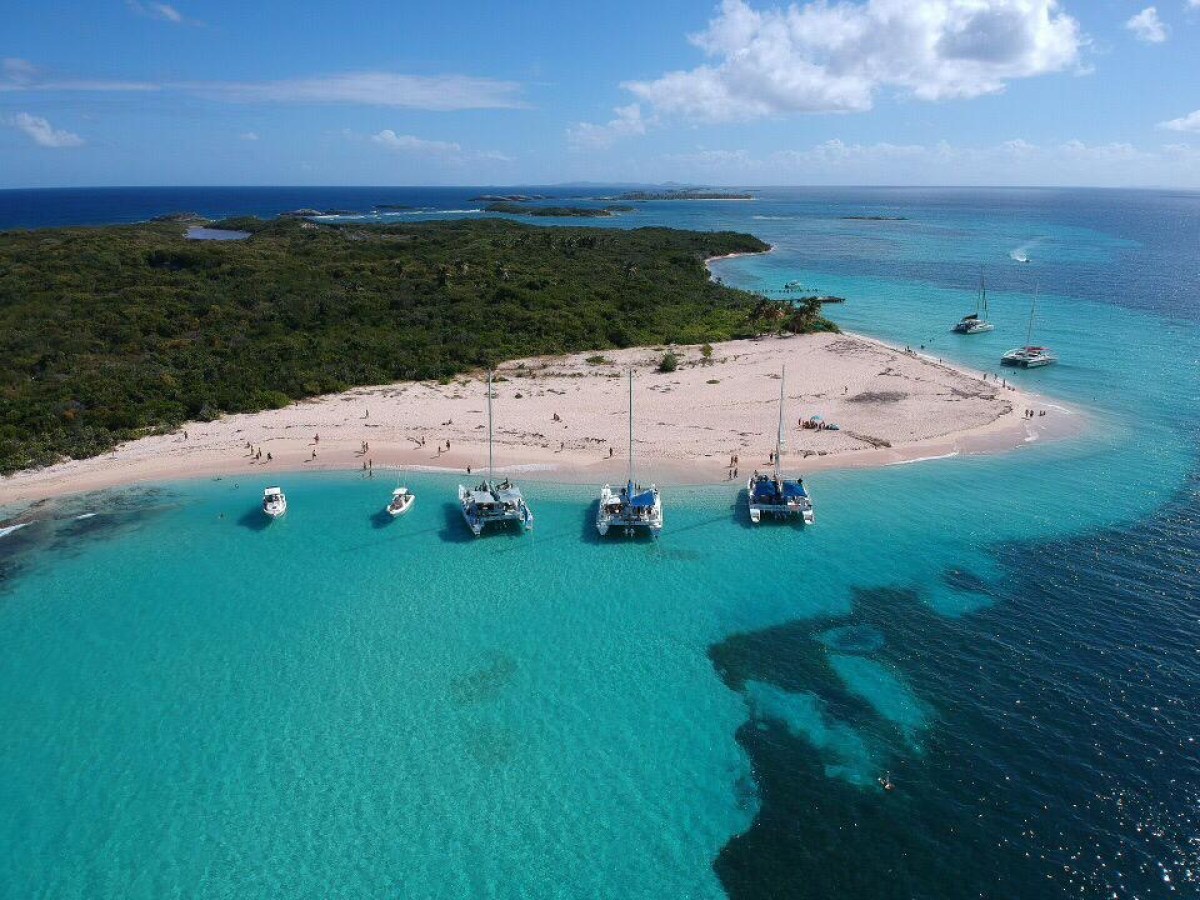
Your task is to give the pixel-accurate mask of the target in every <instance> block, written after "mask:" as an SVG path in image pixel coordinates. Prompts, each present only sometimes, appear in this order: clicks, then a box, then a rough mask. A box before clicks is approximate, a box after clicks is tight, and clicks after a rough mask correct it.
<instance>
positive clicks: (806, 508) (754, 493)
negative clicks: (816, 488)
mask: <svg viewBox="0 0 1200 900" xmlns="http://www.w3.org/2000/svg"><path fill="white" fill-rule="evenodd" d="M786 378H787V367H786V366H785V367H784V368H783V370H782V371H781V372H780V375H779V428H778V430H777V431H776V433H775V471H774V473H773V474H766V473H759V472H755V473H754V474H752V475H751V476H750V477H749V478H748V479H747V481H746V494H747V502H748V503H749V506H750V521H751V522H753V523H754V524H755V525H757V524H758V523H759V522H761V521H762V517H763V514H764V513H765V514H767V515H769V516H776V517H779V518H795V517H796V516H799V517H800V520H801V521H802V522H804V524H806V525H811V524H812V523H813V522H814V521H815V516H814V514H813V504H812V498H811V497H810V496H809V494H808V490H807V489H806V488H805V487H804V479H803V478H800V477H796V478H791V479H788V478H784V477H783V476H782V475H781V474H780V471H779V465H780V457H781V456H782V455H783V451H784V438H783V399H784V381H785V380H786Z"/></svg>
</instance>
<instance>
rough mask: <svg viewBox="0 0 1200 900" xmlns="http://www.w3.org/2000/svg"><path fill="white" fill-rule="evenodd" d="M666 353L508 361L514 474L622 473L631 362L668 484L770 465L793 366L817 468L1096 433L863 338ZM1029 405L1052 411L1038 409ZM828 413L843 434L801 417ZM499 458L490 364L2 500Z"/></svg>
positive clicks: (41, 477) (653, 464)
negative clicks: (490, 433)
mask: <svg viewBox="0 0 1200 900" xmlns="http://www.w3.org/2000/svg"><path fill="white" fill-rule="evenodd" d="M664 349H665V348H661V347H658V348H649V347H647V348H637V349H628V350H609V351H602V352H600V353H596V354H593V353H578V354H573V355H570V356H556V357H539V358H531V359H525V360H518V361H514V362H509V363H505V364H504V365H502V366H501V367H500V369H499V370H498V372H497V381H496V383H495V386H494V389H495V390H494V400H493V403H494V414H495V461H496V467H497V470H498V471H499V470H504V471H507V472H510V473H521V474H522V477H523V478H526V479H539V478H540V479H546V480H551V481H562V482H574V483H602V482H604V481H610V480H621V479H623V478H624V473H625V469H626V460H627V457H628V420H627V415H628V413H627V403H628V383H627V381H626V378H625V373H626V372H627V371H628V370H629V369H630V368H632V369H633V370H634V373H635V378H634V400H635V443H634V455H635V460H636V466H637V471H638V474H639V475H640V476H641V477H642V478H643V479H646V480H657V481H658V482H659V483H673V484H704V483H720V482H724V481H728V480H729V477H730V460H731V458H733V457H735V456H736V457H737V458H738V470H739V472H738V474H739V477H740V478H744V477H745V476H746V474H747V473H748V472H749V471H750V470H752V469H754V468H763V467H766V466H767V465H768V464H769V461H768V460H769V454H770V452H771V451H773V450H774V448H775V430H776V423H777V417H778V410H779V406H778V403H779V386H780V381H779V377H780V372H781V370H782V369H783V367H784V366H785V365H786V368H787V379H786V382H785V386H786V398H785V430H786V440H787V453H786V455H785V457H784V459H785V467H786V468H787V469H788V470H789V471H793V472H798V473H802V474H807V473H810V472H813V471H817V470H820V469H828V468H845V467H859V466H882V465H891V464H896V463H904V462H911V461H920V460H928V459H937V458H943V457H947V456H955V455H960V454H971V453H983V452H996V451H1002V450H1009V449H1014V448H1018V447H1021V446H1025V445H1027V444H1029V443H1030V442H1031V441H1034V440H1038V439H1039V438H1050V437H1055V436H1059V435H1065V434H1071V433H1076V432H1078V431H1079V430H1080V429H1081V428H1082V427H1083V425H1084V422H1083V416H1082V415H1080V414H1079V413H1077V412H1075V411H1072V410H1068V409H1065V408H1064V407H1062V406H1061V405H1058V404H1050V403H1048V402H1047V401H1046V400H1044V399H1042V398H1039V397H1036V396H1034V395H1031V394H1026V393H1022V392H1020V391H1017V390H1014V389H1012V388H1010V387H1006V386H1002V385H1001V384H997V383H996V381H995V380H993V378H992V377H991V376H988V377H987V378H985V377H984V376H983V375H982V374H981V373H972V372H967V371H963V370H960V369H955V368H953V367H951V366H948V365H944V364H941V363H939V362H938V361H937V360H933V359H928V358H925V357H923V356H920V355H916V354H914V353H911V352H907V351H905V350H902V349H897V348H892V347H889V346H886V345H885V344H882V343H880V342H878V341H874V340H871V339H868V338H865V337H861V336H858V335H853V334H819V335H804V336H795V337H787V338H762V339H758V340H749V341H729V342H725V343H719V344H715V345H713V347H712V354H711V356H710V357H708V358H706V357H705V356H704V354H703V353H702V348H701V347H698V346H680V347H675V348H674V350H675V352H676V353H677V354H678V356H679V358H680V365H679V368H678V369H677V371H675V372H671V373H662V372H659V371H657V367H658V364H659V361H660V360H661V358H662V356H663V352H664ZM600 356H602V357H603V361H602V362H601V361H596V360H597V357H600ZM589 359H590V360H593V361H589ZM1026 409H1034V410H1047V414H1046V415H1045V416H1035V417H1034V418H1033V419H1029V418H1026V417H1025V415H1024V410H1026ZM811 416H821V417H823V419H824V421H825V422H826V423H829V424H836V425H838V426H839V430H837V431H833V430H810V429H805V428H802V427H800V420H803V419H808V418H809V417H811ZM447 448H448V449H447ZM259 451H261V457H260V455H259ZM268 454H270V456H271V460H270V461H268V460H267V455H268ZM486 465H487V400H486V388H485V380H484V375H483V373H476V374H475V375H473V376H470V377H461V378H458V379H455V380H454V381H452V382H450V383H448V384H438V383H435V382H404V383H397V384H392V385H386V386H381V387H369V388H355V389H354V390H350V391H346V392H344V393H341V394H333V395H329V396H324V397H320V398H317V399H314V400H309V401H303V402H299V403H295V404H292V405H291V406H289V407H287V408H286V409H281V410H271V411H266V412H260V413H253V414H246V415H231V416H225V417H223V418H221V419H219V420H217V421H214V422H196V423H190V424H188V425H187V426H185V427H184V428H181V429H179V430H178V431H176V432H174V433H172V434H168V435H157V436H152V437H146V438H142V439H139V440H136V441H131V442H128V443H125V444H122V445H121V446H119V447H117V448H116V450H115V451H114V452H112V453H109V454H106V455H104V456H100V457H95V458H92V459H84V460H72V461H68V462H63V463H59V464H56V465H53V466H48V467H46V468H42V469H34V470H28V471H25V472H19V473H17V474H15V475H12V476H9V477H6V478H3V479H0V505H9V504H20V503H26V502H33V501H36V500H40V499H44V498H48V497H53V496H61V495H65V494H71V493H79V492H85V491H91V490H97V489H102V488H110V487H117V486H124V485H130V484H140V483H150V482H164V481H175V480H181V479H188V478H201V477H212V476H215V475H240V476H244V477H251V476H253V477H255V478H258V479H260V480H261V481H262V482H263V484H264V485H265V484H266V483H267V482H271V481H276V480H280V479H281V477H282V475H283V473H286V472H298V471H320V470H344V469H351V470H360V471H361V470H363V467H364V466H366V467H368V468H369V469H370V470H373V471H375V472H380V473H383V472H385V471H387V470H390V469H397V468H406V469H410V470H414V471H430V470H436V471H447V472H456V473H463V474H464V475H465V473H466V469H467V467H468V466H470V467H471V468H472V471H473V473H475V474H478V473H479V472H480V470H481V469H482V468H484V467H486ZM388 477H390V475H389V476H388Z"/></svg>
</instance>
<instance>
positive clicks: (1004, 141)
mask: <svg viewBox="0 0 1200 900" xmlns="http://www.w3.org/2000/svg"><path fill="white" fill-rule="evenodd" d="M575 180H586V181H625V182H630V181H636V182H661V181H668V180H670V181H681V182H693V183H703V184H712V185H723V184H727V185H738V184H746V185H754V184H761V185H767V184H776V185H782V184H816V185H825V184H968V185H970V184H989V185H1005V184H1013V185H1062V184H1066V185H1099V186H1163V187H1183V188H1200V0H1161V2H1158V3H1155V4H1154V5H1149V4H1147V3H1145V2H1143V0H1138V2H1130V0H1086V2H1085V0H1058V2H1055V0H857V2H850V0H847V2H834V0H828V2H807V3H805V2H802V3H795V4H792V5H779V4H772V3H769V2H765V0H723V2H720V0H718V2H685V0H654V2H649V3H647V2H644V0H643V2H636V3H635V2H625V0H607V2H605V3H600V4H570V3H562V2H558V0H554V2H550V0H526V2H524V3H521V4H513V3H480V2H469V0H468V2H457V3H453V4H449V3H447V4H430V3H424V2H423V3H417V2H404V0H390V2H386V3H385V2H351V3H345V4H336V3H329V2H327V0H325V2H302V0H293V2H289V3H286V4H284V3H271V2H257V3H247V2H245V0H241V2H237V3H232V2H229V3H227V2H201V0H178V2H172V3H169V4H168V3H160V2H150V0H104V2H101V0H92V2H78V3H73V4H72V3H22V4H16V3H13V4H9V6H8V8H7V9H6V10H5V13H4V15H3V28H2V29H0V187H53V186H85V185H169V184H188V185H204V184H249V185H269V184H329V185H338V184H397V185H400V184H414V185H415V184H471V185H479V184H553V183H558V182H563V181H575Z"/></svg>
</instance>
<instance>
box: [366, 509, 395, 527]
mask: <svg viewBox="0 0 1200 900" xmlns="http://www.w3.org/2000/svg"><path fill="white" fill-rule="evenodd" d="M396 518H397V517H395V516H393V515H392V514H391V513H389V512H388V511H387V509H386V508H385V509H377V510H375V512H373V513H371V527H372V528H387V527H388V526H389V525H391V524H392V523H393V522H395V521H396Z"/></svg>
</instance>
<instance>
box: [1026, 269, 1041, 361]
mask: <svg viewBox="0 0 1200 900" xmlns="http://www.w3.org/2000/svg"><path fill="white" fill-rule="evenodd" d="M1037 298H1038V285H1037V284H1035V285H1034V286H1033V304H1032V305H1031V306H1030V307H1029V327H1028V328H1027V329H1026V330H1025V346H1026V347H1032V346H1033V316H1034V314H1035V313H1036V312H1037Z"/></svg>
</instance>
